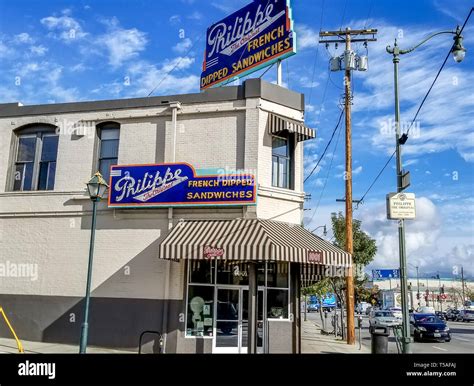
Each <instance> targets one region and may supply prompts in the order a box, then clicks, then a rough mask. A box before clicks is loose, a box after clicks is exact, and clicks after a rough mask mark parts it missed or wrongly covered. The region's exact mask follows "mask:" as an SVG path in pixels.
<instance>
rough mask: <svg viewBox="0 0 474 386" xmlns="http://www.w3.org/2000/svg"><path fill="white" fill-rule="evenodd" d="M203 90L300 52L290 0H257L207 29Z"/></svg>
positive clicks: (202, 75) (202, 76)
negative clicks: (297, 49)
mask: <svg viewBox="0 0 474 386" xmlns="http://www.w3.org/2000/svg"><path fill="white" fill-rule="evenodd" d="M206 38H207V39H206V51H205V53H204V62H203V65H202V71H203V72H202V74H201V90H203V89H206V88H208V87H213V86H216V85H218V84H221V85H222V84H226V83H228V82H231V81H233V80H235V79H237V78H240V77H242V76H244V75H248V74H250V73H252V72H254V71H257V70H259V69H261V68H263V67H266V66H269V65H271V64H272V63H274V62H275V61H277V60H281V59H284V58H286V57H288V56H291V55H294V54H295V53H296V45H295V38H296V34H295V32H294V31H293V20H292V17H291V8H290V0H254V1H253V2H252V3H251V4H249V5H247V6H245V7H244V8H242V9H240V10H238V11H237V12H234V13H233V14H231V15H229V16H227V17H226V18H225V19H222V20H221V21H219V22H217V23H215V24H213V25H212V26H210V27H209V28H208V29H207V35H206Z"/></svg>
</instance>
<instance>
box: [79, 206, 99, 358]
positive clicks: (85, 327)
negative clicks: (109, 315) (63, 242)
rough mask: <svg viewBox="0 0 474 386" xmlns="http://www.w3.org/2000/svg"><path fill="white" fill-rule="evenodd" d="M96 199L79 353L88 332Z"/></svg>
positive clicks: (81, 350) (93, 208)
mask: <svg viewBox="0 0 474 386" xmlns="http://www.w3.org/2000/svg"><path fill="white" fill-rule="evenodd" d="M97 201H98V200H97V199H94V200H92V224H91V240H90V245H89V265H88V267H87V284H86V301H85V309H84V322H83V323H82V329H81V343H80V347H79V354H85V353H86V349H87V338H88V332H89V304H90V292H91V281H92V259H93V257H94V238H95V219H96V214H97Z"/></svg>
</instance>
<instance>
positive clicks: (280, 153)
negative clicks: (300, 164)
mask: <svg viewBox="0 0 474 386" xmlns="http://www.w3.org/2000/svg"><path fill="white" fill-rule="evenodd" d="M290 175H291V148H290V140H289V139H288V138H281V137H275V136H274V137H272V186H276V187H278V188H286V189H290Z"/></svg>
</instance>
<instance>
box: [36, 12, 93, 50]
mask: <svg viewBox="0 0 474 386" xmlns="http://www.w3.org/2000/svg"><path fill="white" fill-rule="evenodd" d="M41 24H43V25H44V26H45V27H46V28H47V29H48V30H49V31H51V32H50V36H52V37H55V38H58V39H61V40H62V41H64V42H66V43H71V42H73V41H76V40H80V39H82V38H84V37H86V36H87V33H85V32H84V31H83V29H82V27H81V25H80V24H79V22H78V21H77V20H76V19H74V18H73V17H71V16H68V15H62V16H48V17H44V18H43V19H41Z"/></svg>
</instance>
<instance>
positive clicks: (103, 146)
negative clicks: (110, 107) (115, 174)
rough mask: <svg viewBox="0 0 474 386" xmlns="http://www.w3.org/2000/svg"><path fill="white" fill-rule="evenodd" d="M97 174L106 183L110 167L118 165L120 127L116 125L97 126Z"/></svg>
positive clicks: (111, 123) (104, 124)
mask: <svg viewBox="0 0 474 386" xmlns="http://www.w3.org/2000/svg"><path fill="white" fill-rule="evenodd" d="M98 134H99V139H100V145H99V172H100V173H101V174H102V176H103V177H104V179H105V180H106V181H107V182H108V181H109V177H110V167H111V166H112V165H117V163H118V149H119V138H120V125H119V124H118V123H113V122H110V123H103V124H101V125H100V126H99V131H98Z"/></svg>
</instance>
